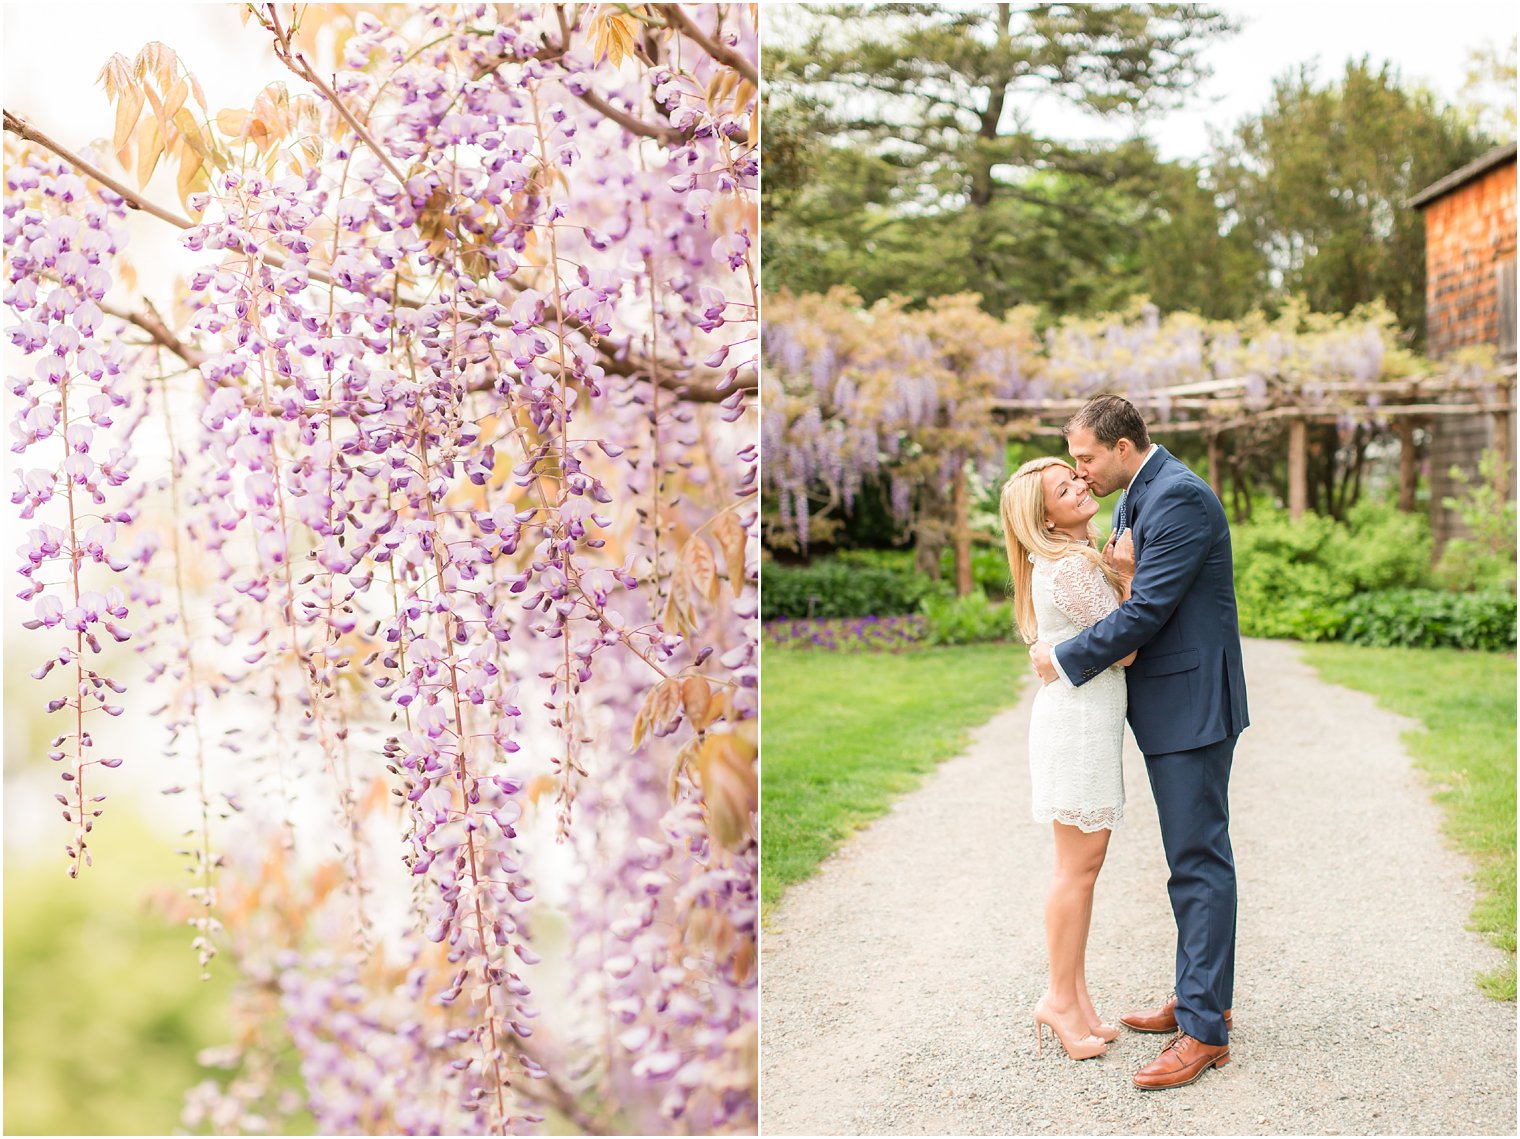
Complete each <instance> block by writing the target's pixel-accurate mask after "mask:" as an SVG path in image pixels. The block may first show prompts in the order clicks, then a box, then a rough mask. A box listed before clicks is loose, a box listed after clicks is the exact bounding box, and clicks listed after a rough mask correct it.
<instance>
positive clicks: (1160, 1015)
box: [1119, 993, 1235, 1032]
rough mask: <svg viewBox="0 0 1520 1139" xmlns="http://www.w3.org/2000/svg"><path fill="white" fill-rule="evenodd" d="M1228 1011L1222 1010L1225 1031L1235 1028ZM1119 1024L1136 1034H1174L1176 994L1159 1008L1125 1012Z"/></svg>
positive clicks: (1175, 1027) (1175, 1026)
mask: <svg viewBox="0 0 1520 1139" xmlns="http://www.w3.org/2000/svg"><path fill="white" fill-rule="evenodd" d="M1230 1012H1231V1010H1230V1009H1225V1010H1224V1027H1225V1030H1226V1031H1229V1030H1230V1029H1233V1028H1234V1027H1235V1025H1234V1023H1233V1022H1232V1021H1231V1019H1230ZM1119 1023H1120V1024H1122V1025H1124V1026H1125V1027H1126V1028H1133V1029H1134V1030H1135V1031H1136V1032H1176V1031H1177V994H1176V993H1173V994H1172V995H1171V996H1169V997H1167V998H1166V1003H1165V1004H1163V1005H1162V1006H1161V1007H1160V1008H1146V1009H1141V1010H1140V1011H1139V1012H1127V1013H1125V1014H1124V1015H1123V1016H1121V1017H1120V1018H1119Z"/></svg>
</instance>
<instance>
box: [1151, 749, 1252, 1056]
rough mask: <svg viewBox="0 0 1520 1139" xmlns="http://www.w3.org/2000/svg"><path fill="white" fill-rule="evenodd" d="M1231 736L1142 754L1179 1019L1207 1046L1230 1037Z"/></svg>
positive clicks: (1232, 943)
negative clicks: (1157, 832) (1157, 828)
mask: <svg viewBox="0 0 1520 1139" xmlns="http://www.w3.org/2000/svg"><path fill="white" fill-rule="evenodd" d="M1237 738H1239V737H1237V736H1229V737H1227V738H1225V739H1223V740H1221V741H1219V742H1218V743H1215V744H1209V745H1208V746H1207V747H1201V748H1195V749H1193V750H1192V751H1179V752H1170V753H1166V754H1162V755H1147V756H1146V757H1145V770H1146V773H1147V774H1148V775H1149V776H1150V781H1151V793H1152V794H1153V795H1155V797H1156V813H1157V815H1158V816H1159V818H1160V822H1161V845H1162V846H1163V847H1164V848H1165V850H1166V864H1167V867H1168V868H1169V869H1170V870H1171V877H1170V878H1169V879H1168V880H1167V884H1166V890H1167V893H1168V895H1170V897H1171V900H1172V915H1173V916H1174V917H1175V918H1176V920H1177V1024H1178V1026H1179V1027H1180V1028H1181V1030H1182V1031H1183V1032H1185V1033H1187V1034H1188V1035H1189V1036H1191V1037H1193V1038H1194V1039H1196V1040H1201V1041H1203V1042H1204V1043H1205V1044H1226V1043H1228V1042H1229V1035H1228V1033H1227V1032H1226V1031H1225V1027H1224V1010H1225V1009H1227V1008H1231V1007H1232V1006H1233V1004H1234V1000H1235V856H1234V853H1233V852H1232V851H1231V849H1230V798H1229V788H1230V763H1231V761H1232V760H1233V759H1234V756H1235V741H1236V739H1237Z"/></svg>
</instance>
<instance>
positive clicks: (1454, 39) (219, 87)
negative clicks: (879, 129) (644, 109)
mask: <svg viewBox="0 0 1520 1139" xmlns="http://www.w3.org/2000/svg"><path fill="white" fill-rule="evenodd" d="M785 7H786V5H784V4H777V3H772V2H771V0H767V3H766V8H767V9H775V10H774V11H770V12H768V13H767V20H766V24H767V27H768V28H769V27H772V26H774V25H775V24H776V22H777V21H784V20H785V18H786V17H785V13H784V12H782V11H780V9H783V8H785ZM1221 7H1223V8H1225V9H1227V10H1228V11H1230V12H1231V13H1232V14H1233V15H1234V16H1235V17H1236V18H1237V21H1238V22H1240V23H1241V24H1242V25H1243V27H1242V29H1241V30H1240V31H1239V32H1237V33H1236V34H1235V35H1233V36H1230V37H1228V38H1227V39H1225V40H1223V41H1221V42H1218V43H1216V44H1214V45H1212V46H1211V47H1210V48H1208V50H1207V52H1206V54H1205V59H1206V60H1207V61H1208V62H1209V64H1210V65H1211V66H1212V68H1213V72H1214V74H1213V76H1212V78H1210V79H1209V80H1208V81H1207V82H1205V83H1204V84H1202V85H1201V86H1200V88H1199V90H1198V92H1197V96H1196V98H1194V99H1193V100H1192V101H1191V103H1190V105H1189V106H1188V107H1187V108H1185V109H1184V110H1181V111H1175V112H1171V113H1168V114H1167V115H1166V116H1165V117H1163V118H1160V119H1157V120H1156V121H1155V122H1154V123H1153V124H1152V127H1151V132H1150V133H1151V134H1152V135H1153V137H1155V138H1156V139H1157V140H1158V143H1159V145H1160V148H1161V152H1162V155H1163V157H1166V158H1183V157H1189V158H1196V157H1199V156H1201V155H1202V154H1203V153H1204V152H1205V151H1206V150H1207V148H1208V142H1209V128H1210V127H1213V128H1215V129H1216V130H1228V129H1229V128H1230V127H1232V126H1233V125H1234V124H1235V123H1236V122H1238V121H1239V120H1240V119H1241V118H1242V117H1244V116H1245V115H1248V114H1250V113H1252V112H1254V111H1257V110H1259V109H1261V108H1262V107H1263V106H1265V104H1266V101H1267V98H1268V96H1269V95H1270V93H1271V84H1272V79H1273V78H1274V77H1276V76H1279V75H1281V74H1282V73H1283V72H1284V71H1286V70H1287V69H1288V68H1289V67H1291V66H1293V65H1294V64H1298V63H1304V62H1308V61H1310V60H1316V59H1317V60H1318V61H1319V64H1320V72H1321V74H1322V75H1323V76H1325V77H1329V76H1332V75H1335V74H1338V73H1339V72H1340V70H1341V68H1342V66H1343V64H1344V63H1345V61H1346V60H1347V59H1350V58H1356V57H1360V56H1362V55H1368V56H1370V57H1371V58H1372V60H1373V61H1374V62H1381V61H1383V60H1390V61H1392V62H1393V63H1394V64H1395V65H1396V66H1397V67H1398V69H1399V71H1400V72H1401V73H1402V75H1403V77H1404V79H1405V80H1406V81H1410V82H1421V83H1424V84H1427V85H1429V86H1430V87H1431V88H1433V89H1434V90H1435V91H1436V92H1437V93H1439V94H1440V95H1441V96H1443V97H1444V98H1446V99H1448V100H1452V99H1455V98H1456V96H1457V92H1458V90H1459V89H1460V88H1461V86H1462V81H1463V77H1464V70H1465V66H1466V60H1467V53H1468V50H1469V49H1470V48H1473V47H1477V46H1479V45H1481V44H1483V43H1485V42H1491V43H1494V44H1497V45H1500V46H1502V45H1504V44H1507V43H1508V42H1509V41H1510V39H1511V38H1512V37H1513V36H1514V35H1515V31H1516V24H1517V20H1516V16H1515V11H1516V5H1514V4H1513V3H1503V2H1497V0H1446V2H1444V3H1440V4H1435V3H1431V2H1429V0H1424V2H1421V3H1409V2H1404V3H1399V2H1392V3H1358V2H1348V0H1318V2H1304V0H1238V2H1227V3H1225V4H1223V5H1221ZM3 12H4V37H5V45H4V64H5V67H4V77H5V78H4V98H5V106H6V108H7V109H10V110H14V111H20V112H21V113H23V114H25V115H27V116H29V117H31V118H32V119H33V120H34V121H35V122H36V123H37V125H38V126H39V127H41V128H43V129H44V130H49V131H51V132H54V133H56V134H57V135H58V136H59V137H60V138H62V139H64V140H65V141H69V142H73V143H75V144H80V143H83V142H85V141H87V140H88V139H90V138H100V137H104V136H106V135H108V134H109V133H110V128H111V113H110V107H109V105H108V104H107V102H106V98H105V94H104V92H102V91H101V89H100V88H99V86H98V85H97V84H96V82H95V80H96V76H97V75H98V74H99V73H100V68H101V66H102V65H103V64H104V63H105V61H106V59H107V58H108V57H109V56H110V55H111V54H112V53H113V52H118V51H119V52H122V53H124V54H126V55H129V56H130V55H135V54H136V52H137V51H138V49H139V48H141V47H142V45H143V44H145V43H147V42H148V41H149V40H154V39H157V40H162V41H163V42H165V43H167V44H168V45H169V46H170V47H172V48H174V49H175V50H176V51H178V52H179V54H180V56H181V58H182V59H183V60H184V61H185V63H186V64H187V66H188V67H189V68H190V70H191V71H193V72H194V73H195V74H196V76H197V77H198V78H199V79H200V81H201V84H202V85H203V86H204V88H205V90H206V95H207V99H208V101H209V102H210V104H211V108H212V110H213V111H215V110H219V109H221V108H223V107H230V106H242V107H246V106H248V105H249V103H251V101H252V99H253V96H254V95H255V94H256V93H257V91H258V90H259V89H260V88H261V87H262V86H263V85H264V84H265V83H267V82H269V81H270V80H272V79H285V80H288V81H290V82H291V84H292V86H293V87H299V83H298V81H296V80H294V79H293V78H292V77H291V76H289V75H288V74H287V73H286V72H285V70H284V68H282V67H280V66H279V65H278V64H277V63H275V62H274V58H273V55H272V53H271V52H270V51H269V49H268V47H267V36H265V35H264V33H262V32H261V31H259V29H258V28H256V27H251V28H246V29H245V28H243V27H242V26H241V25H240V23H239V20H238V16H237V10H236V7H235V6H233V5H229V4H183V3H181V4H156V3H151V2H133V3H120V2H118V3H113V4H60V3H57V2H54V3H47V4H39V3H24V4H5V5H4V9H3ZM1035 113H1036V114H1037V115H1038V116H1039V120H1038V121H1041V122H1042V123H1043V124H1046V125H1045V129H1047V130H1049V131H1050V133H1052V134H1054V135H1057V136H1058V137H1070V136H1084V135H1086V136H1091V135H1093V134H1094V133H1098V134H1101V133H1102V132H1103V128H1102V127H1101V126H1098V127H1094V126H1093V125H1092V123H1091V120H1090V119H1088V118H1086V117H1084V116H1080V115H1076V114H1073V113H1072V112H1070V111H1068V110H1066V109H1065V108H1064V107H1062V106H1060V105H1058V104H1057V102H1056V101H1055V100H1047V101H1046V104H1045V105H1044V106H1040V107H1038V108H1036V109H1035ZM1114 129H1118V128H1114Z"/></svg>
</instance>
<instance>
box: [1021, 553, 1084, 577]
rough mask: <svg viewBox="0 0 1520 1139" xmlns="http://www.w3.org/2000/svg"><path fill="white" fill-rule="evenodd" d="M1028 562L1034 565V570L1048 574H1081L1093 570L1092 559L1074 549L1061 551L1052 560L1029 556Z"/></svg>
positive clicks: (1042, 556) (1040, 555)
mask: <svg viewBox="0 0 1520 1139" xmlns="http://www.w3.org/2000/svg"><path fill="white" fill-rule="evenodd" d="M1029 560H1030V561H1032V562H1033V563H1034V567H1035V569H1044V570H1047V571H1048V572H1050V573H1056V574H1062V575H1064V574H1069V573H1081V572H1085V571H1087V570H1089V569H1092V568H1094V567H1093V561H1092V559H1091V558H1089V557H1088V556H1086V555H1085V554H1083V553H1082V551H1081V550H1079V549H1077V548H1076V547H1071V548H1069V549H1066V550H1063V551H1062V552H1061V553H1059V554H1057V555H1056V556H1055V557H1053V558H1047V557H1046V556H1045V555H1044V554H1030V555H1029Z"/></svg>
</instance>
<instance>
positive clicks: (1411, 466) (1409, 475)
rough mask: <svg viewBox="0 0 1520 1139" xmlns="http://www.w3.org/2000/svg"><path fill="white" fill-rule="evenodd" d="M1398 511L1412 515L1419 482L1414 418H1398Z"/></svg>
mask: <svg viewBox="0 0 1520 1139" xmlns="http://www.w3.org/2000/svg"><path fill="white" fill-rule="evenodd" d="M1398 431H1399V509H1400V510H1402V511H1404V513H1406V514H1413V513H1414V496H1415V490H1416V488H1417V487H1418V486H1419V482H1420V465H1419V462H1418V460H1417V456H1416V455H1415V446H1414V417H1413V416H1409V415H1401V416H1399V421H1398Z"/></svg>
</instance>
